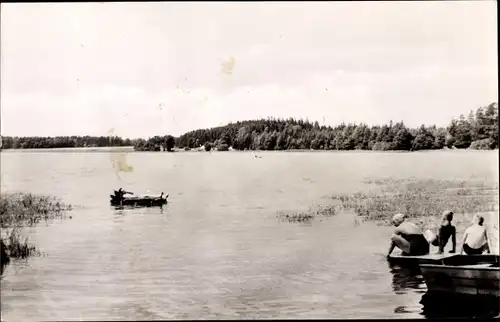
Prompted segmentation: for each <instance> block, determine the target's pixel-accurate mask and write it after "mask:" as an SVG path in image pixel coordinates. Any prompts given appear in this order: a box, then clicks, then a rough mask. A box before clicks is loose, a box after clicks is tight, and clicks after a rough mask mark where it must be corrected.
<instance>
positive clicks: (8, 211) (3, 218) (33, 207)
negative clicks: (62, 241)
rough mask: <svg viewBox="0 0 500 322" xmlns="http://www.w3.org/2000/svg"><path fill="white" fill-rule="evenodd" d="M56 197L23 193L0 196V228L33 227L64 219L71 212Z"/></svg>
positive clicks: (69, 208) (69, 206)
mask: <svg viewBox="0 0 500 322" xmlns="http://www.w3.org/2000/svg"><path fill="white" fill-rule="evenodd" d="M71 209H72V208H71V205H65V204H64V203H62V202H61V201H60V200H59V199H58V198H56V197H50V196H39V195H33V194H29V193H28V194H25V193H15V194H3V195H1V196H0V227H2V228H7V227H12V226H33V225H36V224H38V223H39V222H40V221H42V220H44V221H48V220H51V219H58V218H59V219H60V218H64V216H65V211H67V210H71Z"/></svg>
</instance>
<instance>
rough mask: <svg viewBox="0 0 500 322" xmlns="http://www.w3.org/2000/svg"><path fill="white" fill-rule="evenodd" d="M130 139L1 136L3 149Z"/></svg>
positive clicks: (119, 142) (106, 144) (99, 144)
mask: <svg viewBox="0 0 500 322" xmlns="http://www.w3.org/2000/svg"><path fill="white" fill-rule="evenodd" d="M131 145H132V141H131V140H130V139H122V138H121V137H118V136H113V137H109V136H56V137H40V136H28V137H17V136H16V137H11V136H3V137H2V148H3V149H50V148H84V147H110V146H131Z"/></svg>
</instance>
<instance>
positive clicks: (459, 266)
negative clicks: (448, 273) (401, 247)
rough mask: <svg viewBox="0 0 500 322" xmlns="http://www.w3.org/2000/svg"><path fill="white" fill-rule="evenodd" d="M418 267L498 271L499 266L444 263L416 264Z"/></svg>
mask: <svg viewBox="0 0 500 322" xmlns="http://www.w3.org/2000/svg"><path fill="white" fill-rule="evenodd" d="M418 266H420V268H440V269H458V270H476V271H498V270H500V267H470V266H467V265H446V264H444V265H443V264H441V265H440V264H418Z"/></svg>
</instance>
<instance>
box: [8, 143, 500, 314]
mask: <svg viewBox="0 0 500 322" xmlns="http://www.w3.org/2000/svg"><path fill="white" fill-rule="evenodd" d="M262 153H263V154H264V153H265V152H262ZM456 155H457V154H456V153H453V154H441V153H422V154H385V153H384V154H377V153H367V154H362V155H360V154H357V153H311V154H308V153H302V152H300V153H293V152H284V153H279V152H273V153H268V154H266V155H265V157H263V158H262V159H255V158H254V157H253V154H252V153H231V154H225V153H220V154H217V153H214V154H203V153H200V154H189V153H182V154H181V153H179V154H167V153H130V154H129V155H128V157H127V162H129V163H130V165H131V166H133V167H134V171H133V172H124V173H121V174H120V178H117V176H116V174H115V171H114V169H113V168H112V166H111V165H110V163H109V155H108V154H106V153H55V152H54V153H45V154H43V155H41V154H40V153H38V154H37V153H32V152H29V153H28V152H23V153H7V154H4V153H3V152H2V155H1V158H2V160H1V161H2V162H1V164H2V166H1V167H0V170H1V176H0V179H1V186H2V192H5V191H29V192H32V193H36V194H38V193H40V194H49V195H55V196H58V197H60V198H62V199H63V200H64V201H65V202H68V203H71V204H72V205H79V206H81V207H74V209H73V211H72V213H71V215H72V216H73V218H72V219H71V220H64V221H60V222H59V221H58V222H53V223H51V224H48V225H39V226H37V227H36V228H35V229H33V231H32V232H30V234H29V236H30V242H32V243H35V244H36V245H37V246H38V247H39V249H40V250H41V251H42V252H45V253H46V257H40V258H30V259H29V260H28V261H26V262H20V261H14V262H13V263H12V264H11V265H9V267H8V268H7V269H6V271H5V272H4V275H3V276H2V281H1V309H2V310H1V313H2V315H3V318H2V320H8V321H29V320H34V321H40V320H65V321H68V320H139V319H140V320H152V319H162V320H167V319H177V320H179V319H223V318H226V319H227V318H231V319H233V318H236V319H269V318H271V319H273V318H276V319H288V318H295V319H296V318H301V317H307V318H313V319H314V318H318V319H324V318H358V319H360V318H394V317H396V318H398V317H403V318H424V317H425V316H432V314H431V313H429V312H432V310H431V311H429V306H428V304H425V310H426V313H425V314H422V305H423V304H421V303H420V302H421V299H422V295H423V292H425V290H426V287H425V284H424V283H423V281H422V278H421V277H420V276H418V274H417V275H416V274H413V272H411V271H407V270H405V269H403V268H392V270H390V269H388V268H387V262H386V258H385V255H384V254H382V253H381V252H383V251H385V250H386V249H387V248H386V247H387V246H388V242H389V237H390V235H391V228H390V227H384V226H377V225H375V224H373V223H370V222H362V221H357V219H358V218H357V217H355V216H354V214H353V213H347V212H346V213H339V214H337V215H335V216H332V217H321V216H320V217H319V218H316V219H314V220H312V221H311V222H309V223H307V224H303V223H301V224H296V223H288V222H280V221H278V220H277V218H276V213H277V212H280V211H290V212H300V211H308V209H309V208H310V207H311V206H314V204H315V203H318V204H323V205H325V206H327V205H328V199H324V196H325V195H330V194H350V193H353V192H355V191H357V190H358V188H360V183H361V182H363V181H365V179H366V178H367V177H371V176H373V175H374V174H376V176H377V177H389V176H398V177H411V176H416V177H419V178H420V177H427V176H432V177H433V178H439V179H443V180H446V179H450V178H452V179H457V178H461V175H462V176H466V177H465V178H464V179H467V178H468V177H469V176H470V173H466V174H463V172H464V171H463V169H464V166H463V164H464V162H465V164H466V165H467V168H468V169H474V171H475V172H474V175H475V176H479V177H480V178H483V177H484V178H497V177H498V176H497V175H496V173H497V170H495V173H492V169H496V168H497V163H498V161H496V160H497V154H496V153H491V154H487V153H486V154H485V153H482V154H472V153H464V154H463V155H462V154H460V156H459V157H457V156H456ZM360 156H362V157H360ZM464 160H465V161H464ZM490 164H491V165H494V166H490ZM303 178H309V179H310V180H308V181H304V180H302V179H303ZM495 180H496V179H495ZM311 182H314V184H312V183H311ZM118 187H124V188H127V189H130V190H131V191H134V192H136V193H138V194H140V193H150V192H157V191H165V192H166V193H169V194H170V198H169V203H168V204H167V205H166V206H164V207H163V208H150V209H144V208H141V209H132V210H130V209H114V208H112V207H110V205H109V194H110V191H113V189H117V188H118ZM148 190H150V192H148ZM330 200H331V199H330ZM391 272H392V273H391ZM431 302H432V303H435V301H431ZM440 312H443V311H442V310H441V311H440Z"/></svg>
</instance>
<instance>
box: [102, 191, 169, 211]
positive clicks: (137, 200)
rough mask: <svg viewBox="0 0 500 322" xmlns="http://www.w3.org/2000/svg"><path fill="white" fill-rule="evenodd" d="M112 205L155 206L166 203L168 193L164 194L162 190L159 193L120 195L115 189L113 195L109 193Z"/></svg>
mask: <svg viewBox="0 0 500 322" xmlns="http://www.w3.org/2000/svg"><path fill="white" fill-rule="evenodd" d="M109 196H110V198H111V200H110V203H111V205H112V206H115V207H120V206H130V207H155V206H163V205H164V204H166V203H167V202H168V201H167V198H168V196H169V195H166V196H164V195H163V192H162V193H161V194H160V195H140V196H135V195H133V194H132V195H124V196H121V197H120V194H119V193H118V191H116V190H115V194H114V195H109Z"/></svg>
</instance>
